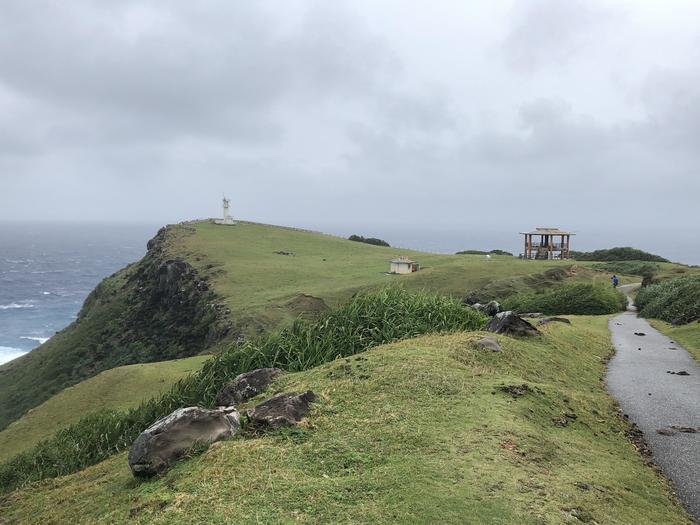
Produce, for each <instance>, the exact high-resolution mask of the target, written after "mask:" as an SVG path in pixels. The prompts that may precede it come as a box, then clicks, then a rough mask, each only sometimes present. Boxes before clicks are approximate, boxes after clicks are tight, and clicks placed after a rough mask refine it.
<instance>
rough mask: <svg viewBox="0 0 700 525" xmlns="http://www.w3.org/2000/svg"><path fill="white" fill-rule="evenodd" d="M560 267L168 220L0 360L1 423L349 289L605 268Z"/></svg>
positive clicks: (533, 278)
mask: <svg viewBox="0 0 700 525" xmlns="http://www.w3.org/2000/svg"><path fill="white" fill-rule="evenodd" d="M283 253H287V254H288V255H283ZM397 255H405V256H408V257H412V258H414V259H416V260H418V261H419V262H420V264H421V266H422V267H423V270H422V271H420V272H418V273H415V274H411V275H404V276H395V275H387V273H386V272H387V270H388V268H389V263H388V261H389V259H391V258H393V257H396V256H397ZM570 266H571V263H568V262H566V261H522V260H518V259H516V258H513V257H497V256H495V257H492V258H491V259H490V260H486V258H484V257H481V256H468V255H436V254H427V253H421V252H416V251H411V250H401V249H396V248H386V247H379V246H372V245H368V244H364V243H358V242H352V241H349V240H346V239H341V238H338V237H334V236H330V235H323V234H320V233H314V232H308V231H301V230H296V229H292V228H284V227H275V226H265V225H260V224H252V223H245V222H242V223H239V224H238V225H236V226H219V225H216V224H213V223H212V222H198V223H188V224H180V225H175V226H171V227H168V228H167V229H163V230H161V231H160V232H159V234H158V235H157V236H156V237H155V238H154V239H153V240H152V241H151V242H150V243H149V250H148V253H147V255H146V256H145V257H144V258H143V259H142V260H141V261H139V262H138V263H135V264H132V265H130V266H128V267H127V268H125V269H123V270H121V271H119V272H117V273H115V274H114V275H112V276H110V277H108V278H107V279H105V280H104V281H103V282H102V283H101V284H100V285H99V286H98V287H97V288H96V289H95V291H94V292H93V293H91V294H90V296H89V297H88V299H87V300H86V301H85V305H84V306H83V308H82V310H81V312H80V315H79V316H78V319H77V320H76V321H75V322H74V323H73V324H71V325H70V326H69V327H67V328H66V329H64V330H63V331H61V332H60V333H59V334H57V335H56V336H54V337H52V338H51V339H50V340H49V341H48V342H47V343H45V344H43V345H41V346H40V347H39V348H37V349H35V350H34V351H32V352H30V353H29V354H27V355H25V356H23V357H21V358H19V359H16V360H14V361H11V362H10V363H6V364H4V365H2V366H0V430H1V429H3V428H5V427H6V426H7V425H8V424H9V423H11V422H12V421H14V420H16V419H18V418H19V417H21V416H22V414H24V413H25V412H26V411H27V410H29V409H30V408H33V407H36V406H37V405H39V404H40V403H42V402H44V401H46V400H47V399H49V398H50V397H51V396H53V395H55V394H57V393H58V392H60V391H61V390H62V389H64V388H66V387H67V386H71V385H75V384H77V383H79V382H80V381H82V380H84V379H87V378H89V377H92V376H95V375H96V374H98V373H100V372H101V371H104V370H108V369H110V368H114V367H117V366H123V365H128V364H134V363H145V362H155V361H163V360H166V359H176V358H182V357H187V356H192V355H196V354H199V353H202V352H209V351H212V350H213V349H214V348H215V347H216V346H217V345H219V344H222V343H225V342H226V341H230V340H232V339H234V338H236V337H239V336H242V335H246V334H250V333H251V332H259V331H264V330H268V329H271V328H274V327H277V326H279V325H280V324H281V323H284V322H287V321H290V320H291V319H293V318H295V317H297V316H299V315H308V314H313V313H316V312H320V311H323V310H324V309H325V308H327V307H328V306H334V305H337V304H339V303H341V302H342V301H344V300H346V299H348V298H350V297H351V296H352V295H353V294H354V293H356V292H357V291H359V290H363V289H366V288H370V287H378V286H381V285H385V284H387V283H402V284H403V285H405V286H406V287H407V288H409V289H423V288H425V289H428V290H434V291H439V292H443V293H446V294H449V295H454V296H460V297H461V296H463V295H465V294H466V293H467V292H469V291H470V290H474V289H479V288H482V287H484V286H487V285H489V286H495V288H494V289H497V290H499V291H500V292H508V293H510V292H513V291H520V290H526V289H530V288H533V287H535V288H536V287H540V286H544V285H547V284H548V283H549V282H550V281H551V279H550V277H548V276H547V274H546V273H544V272H547V271H552V270H554V271H557V272H559V273H558V274H557V275H556V276H555V277H554V278H556V279H562V278H569V277H572V278H577V279H578V278H581V279H590V278H595V277H596V276H598V275H604V274H598V273H596V272H594V271H592V270H587V269H585V268H580V269H579V271H578V273H576V274H574V273H573V272H572V273H571V275H569V274H568V273H567V268H569V267H570ZM494 283H500V284H497V285H494Z"/></svg>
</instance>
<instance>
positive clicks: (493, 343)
mask: <svg viewBox="0 0 700 525" xmlns="http://www.w3.org/2000/svg"><path fill="white" fill-rule="evenodd" d="M476 345H477V346H478V347H480V348H483V349H484V350H491V351H492V352H500V351H502V350H503V349H502V348H501V345H500V344H498V340H497V339H496V338H495V337H491V336H487V337H483V338H481V339H479V340H478V341H477V342H476Z"/></svg>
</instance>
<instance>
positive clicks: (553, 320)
mask: <svg viewBox="0 0 700 525" xmlns="http://www.w3.org/2000/svg"><path fill="white" fill-rule="evenodd" d="M548 323H565V324H571V321H569V320H568V319H567V318H566V317H545V318H544V319H540V320H539V321H537V325H538V326H542V325H544V324H548Z"/></svg>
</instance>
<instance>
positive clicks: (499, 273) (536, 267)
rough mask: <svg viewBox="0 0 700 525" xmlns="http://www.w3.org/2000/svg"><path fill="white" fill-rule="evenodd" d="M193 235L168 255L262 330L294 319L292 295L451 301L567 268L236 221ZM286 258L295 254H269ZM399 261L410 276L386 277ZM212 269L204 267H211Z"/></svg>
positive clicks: (330, 300)
mask: <svg viewBox="0 0 700 525" xmlns="http://www.w3.org/2000/svg"><path fill="white" fill-rule="evenodd" d="M193 226H194V228H195V230H196V232H195V234H194V235H185V234H183V235H180V236H179V237H176V239H175V241H174V245H175V248H174V250H175V251H177V252H179V253H184V254H187V258H188V260H190V261H191V262H192V263H193V264H194V265H195V266H196V267H197V268H198V269H199V270H200V272H201V273H202V274H203V275H207V276H209V277H210V279H211V281H212V283H213V284H214V288H215V290H216V292H217V293H218V294H219V295H220V296H222V297H223V298H224V301H225V302H226V305H227V306H228V307H229V309H230V310H231V317H233V318H234V319H237V320H238V321H239V322H244V323H245V322H246V321H247V322H250V323H251V324H253V325H254V326H258V327H262V328H269V327H272V326H277V325H278V324H279V323H280V322H283V321H289V320H290V319H291V318H293V317H295V314H294V313H292V312H290V307H289V302H290V301H292V300H293V299H294V298H295V297H297V296H298V295H299V294H301V293H304V294H309V295H312V296H314V297H318V298H320V299H322V300H323V301H324V302H325V303H326V304H327V305H328V306H331V307H332V306H337V305H339V304H341V303H343V302H345V301H347V300H348V299H349V298H350V297H351V296H352V295H353V294H354V293H356V292H357V291H359V290H366V289H367V288H372V287H381V286H384V285H386V284H390V283H401V284H402V285H403V286H405V287H406V288H407V289H411V290H421V289H426V290H430V291H433V292H439V293H443V294H446V295H451V296H454V297H460V298H461V297H463V296H465V295H466V294H467V293H468V292H469V291H470V290H474V289H477V288H481V287H483V286H485V285H487V284H489V283H492V282H494V281H498V280H501V279H504V280H508V281H513V282H515V284H514V286H515V287H516V288H517V289H519V290H520V289H527V288H528V287H529V286H528V284H527V283H526V282H525V281H524V278H525V277H527V276H528V275H532V274H538V273H542V272H544V271H545V270H547V269H550V268H568V267H570V266H571V265H572V262H571V261H568V262H567V261H525V260H520V259H518V258H516V257H508V256H493V257H492V258H491V259H490V260H486V259H485V258H484V257H483V256H477V255H474V256H470V255H440V254H430V253H424V252H418V251H414V250H404V249H399V248H387V247H381V246H371V245H367V244H363V243H359V242H351V241H348V240H346V239H342V238H339V237H334V236H331V235H324V234H319V233H312V232H307V231H301V230H294V229H290V228H282V227H276V226H267V225H261V224H253V223H246V222H241V223H239V224H237V225H236V226H220V225H216V224H212V223H208V222H201V223H196V224H194V225H193ZM277 251H284V252H292V253H294V254H295V255H294V256H284V255H277V254H275V252H277ZM399 255H405V256H407V257H410V258H411V259H413V260H416V261H418V262H419V263H420V265H421V271H420V272H417V273H413V274H409V275H387V273H386V272H388V271H389V260H390V259H392V258H394V257H396V256H399ZM212 264H213V265H214V267H210V265H212Z"/></svg>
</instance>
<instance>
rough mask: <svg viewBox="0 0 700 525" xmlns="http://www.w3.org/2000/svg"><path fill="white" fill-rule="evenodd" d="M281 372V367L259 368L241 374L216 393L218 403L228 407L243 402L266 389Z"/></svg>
mask: <svg viewBox="0 0 700 525" xmlns="http://www.w3.org/2000/svg"><path fill="white" fill-rule="evenodd" d="M281 373H282V370H280V369H279V368H258V369H257V370H251V371H250V372H245V373H243V374H240V375H238V376H236V378H235V379H234V380H233V381H231V382H229V383H227V384H226V385H225V386H224V388H222V389H221V391H220V392H219V393H218V394H217V395H216V404H217V406H220V407H227V406H231V405H236V404H238V403H243V402H244V401H247V400H248V399H250V398H251V397H255V396H257V395H258V394H260V393H261V392H263V391H265V389H266V388H267V387H268V386H270V383H272V380H273V379H274V378H275V377H277V376H278V375H279V374H281Z"/></svg>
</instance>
